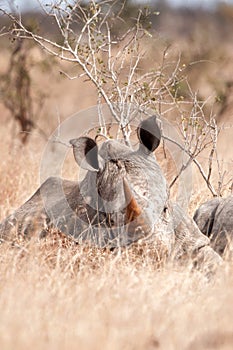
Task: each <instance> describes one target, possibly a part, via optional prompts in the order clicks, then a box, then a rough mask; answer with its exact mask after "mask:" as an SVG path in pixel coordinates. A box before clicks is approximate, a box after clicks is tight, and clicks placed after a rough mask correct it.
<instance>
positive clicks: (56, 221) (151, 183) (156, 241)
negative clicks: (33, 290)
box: [0, 116, 221, 264]
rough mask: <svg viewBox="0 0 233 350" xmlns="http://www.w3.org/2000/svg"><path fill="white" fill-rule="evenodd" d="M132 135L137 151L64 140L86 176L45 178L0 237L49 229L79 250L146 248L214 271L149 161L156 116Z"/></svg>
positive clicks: (201, 238) (156, 137) (203, 241)
mask: <svg viewBox="0 0 233 350" xmlns="http://www.w3.org/2000/svg"><path fill="white" fill-rule="evenodd" d="M137 135H138V139H139V141H140V145H139V148H138V149H137V150H132V149H131V148H130V147H128V146H126V145H124V144H122V143H120V142H118V141H116V140H107V141H105V142H103V143H102V144H101V145H100V146H98V145H97V144H96V142H95V141H94V140H93V139H91V138H89V137H80V138H78V139H73V140H71V141H70V143H71V145H72V147H73V153H74V158H75V160H76V162H77V163H78V165H79V166H80V167H81V168H83V169H85V170H86V171H87V172H86V175H85V177H84V179H83V180H82V181H81V182H75V181H68V180H64V179H61V178H59V177H50V178H48V179H47V180H46V181H45V182H44V183H43V184H42V185H41V186H40V188H39V189H38V190H37V191H36V192H35V194H34V195H33V196H32V197H31V198H30V199H29V200H28V201H27V202H26V203H24V204H23V205H22V206H21V207H20V208H19V209H17V210H16V211H15V212H14V213H13V214H12V215H10V216H9V217H7V218H6V219H5V220H4V221H3V222H2V223H1V224H0V238H2V239H7V238H9V237H10V235H11V234H12V233H13V234H17V235H18V234H20V235H22V236H24V237H30V236H31V235H32V234H34V235H35V234H36V235H38V236H39V237H43V236H44V235H45V234H46V232H48V229H49V228H51V227H52V228H55V229H58V230H59V231H61V232H62V233H65V234H67V235H69V236H72V237H73V238H74V239H75V240H76V241H77V242H78V243H80V244H81V243H83V242H84V241H85V242H88V243H89V244H94V245H96V246H99V247H110V248H117V247H124V246H130V245H131V244H132V243H135V242H139V241H140V242H147V243H148V244H152V245H154V246H156V247H158V251H160V250H161V251H162V252H164V251H166V254H167V255H170V256H174V257H175V258H180V257H183V256H189V257H192V258H194V259H195V261H202V262H203V261H205V262H206V263H208V264H218V263H219V262H220V261H221V258H220V257H219V256H218V254H216V253H215V252H214V251H213V250H212V249H211V248H210V246H209V239H208V238H207V237H206V236H205V235H203V234H202V233H201V232H200V230H199V229H198V227H197V226H196V224H195V223H194V221H193V220H192V219H191V218H189V217H188V216H187V215H186V214H185V213H184V211H183V210H182V209H181V208H180V207H179V206H178V205H177V204H173V203H171V201H170V200H169V191H168V187H167V183H166V180H165V177H164V175H163V173H162V170H161V169H160V167H159V165H158V163H157V161H156V159H155V156H154V154H153V152H154V151H155V149H156V148H157V147H158V145H159V143H160V139H161V132H160V128H159V126H158V123H157V118H156V116H153V117H150V118H148V119H146V120H144V121H142V122H141V124H140V125H139V127H138V129H137Z"/></svg>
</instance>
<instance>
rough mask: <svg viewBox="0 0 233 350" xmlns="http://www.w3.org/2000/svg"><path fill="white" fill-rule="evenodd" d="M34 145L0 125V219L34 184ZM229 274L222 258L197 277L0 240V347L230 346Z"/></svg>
mask: <svg viewBox="0 0 233 350" xmlns="http://www.w3.org/2000/svg"><path fill="white" fill-rule="evenodd" d="M43 146H44V143H43V141H41V140H40V139H39V138H38V136H37V135H34V136H32V138H31V139H30V142H29V144H28V145H27V146H25V147H24V148H22V147H21V146H20V145H19V144H18V143H17V142H16V141H15V140H14V139H13V140H12V136H11V134H10V133H9V125H7V124H4V125H2V127H1V147H0V152H1V168H0V176H1V187H0V205H1V207H0V208H1V218H3V217H5V216H6V215H7V214H8V213H9V212H11V211H12V210H13V209H14V208H16V207H18V206H19V205H20V204H21V203H22V202H24V201H25V200H26V199H27V198H28V197H29V196H30V195H31V194H32V193H33V192H34V191H35V190H36V188H37V186H38V185H39V165H40V158H41V154H42V150H43ZM74 167H75V164H74V162H73V161H72V163H71V164H70V167H69V168H68V174H69V172H70V175H72V171H73V170H74ZM63 243H64V242H63ZM232 276H233V261H232V260H230V259H229V260H228V261H227V262H225V264H224V266H223V267H222V268H221V270H220V271H219V273H218V274H217V275H216V276H215V277H214V278H213V279H212V280H211V281H207V280H206V278H205V276H204V275H202V274H201V273H199V272H198V271H196V272H191V269H190V266H189V265H187V266H183V267H182V268H181V267H174V266H172V265H170V264H164V265H163V266H159V267H158V265H157V264H155V262H154V260H153V255H152V256H149V255H148V256H147V255H146V254H145V255H140V254H136V253H135V252H130V251H128V252H124V253H123V254H121V255H120V254H117V253H114V252H108V251H101V250H98V249H87V248H85V247H80V246H76V245H74V244H73V243H72V242H69V241H67V242H65V243H64V244H62V243H61V240H59V239H58V238H56V237H50V238H48V239H47V240H41V241H38V240H36V239H34V240H31V241H29V242H21V241H16V242H13V243H11V242H7V243H2V244H0V349H3V350H12V349H17V350H21V349H22V350H25V349H30V348H33V349H35V350H37V349H38V350H39V349H41V350H42V349H43V350H44V349H54V350H59V349H61V350H64V349H67V350H68V349H69V350H72V349H75V350H76V349H111V350H112V349H113V350H114V349H116V350H118V349H157V348H158V349H165V350H168V349H197V350H199V349H203V350H204V349H232V346H233V326H232V314H233V294H232V288H233V277H232Z"/></svg>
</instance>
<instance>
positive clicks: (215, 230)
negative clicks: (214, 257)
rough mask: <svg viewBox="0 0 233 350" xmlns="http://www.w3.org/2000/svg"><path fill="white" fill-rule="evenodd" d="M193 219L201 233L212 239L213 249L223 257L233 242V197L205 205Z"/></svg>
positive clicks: (214, 199)
mask: <svg viewBox="0 0 233 350" xmlns="http://www.w3.org/2000/svg"><path fill="white" fill-rule="evenodd" d="M193 218H194V220H195V222H196V223H197V225H198V227H199V229H200V230H201V232H202V233H204V234H205V235H206V236H208V237H209V238H210V241H211V246H212V247H213V249H215V251H216V252H218V254H220V255H222V254H223V253H224V252H225V251H226V248H227V247H228V246H229V244H231V243H232V242H233V195H230V196H229V197H227V198H213V199H211V200H209V201H207V202H205V203H203V204H202V205H201V206H200V207H199V208H198V209H197V210H196V212H195V214H194V217H193Z"/></svg>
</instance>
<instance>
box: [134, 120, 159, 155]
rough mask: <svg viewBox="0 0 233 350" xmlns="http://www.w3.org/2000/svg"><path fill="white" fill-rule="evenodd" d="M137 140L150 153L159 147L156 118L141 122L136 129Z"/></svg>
mask: <svg viewBox="0 0 233 350" xmlns="http://www.w3.org/2000/svg"><path fill="white" fill-rule="evenodd" d="M137 134H138V139H139V141H140V142H141V144H143V145H144V146H145V147H146V148H147V149H148V150H149V151H150V152H154V150H155V149H156V148H157V147H158V146H159V144H160V140H161V130H160V128H159V125H158V123H157V117H156V116H152V117H150V118H148V119H146V120H143V121H142V122H141V124H140V125H139V127H138V129H137Z"/></svg>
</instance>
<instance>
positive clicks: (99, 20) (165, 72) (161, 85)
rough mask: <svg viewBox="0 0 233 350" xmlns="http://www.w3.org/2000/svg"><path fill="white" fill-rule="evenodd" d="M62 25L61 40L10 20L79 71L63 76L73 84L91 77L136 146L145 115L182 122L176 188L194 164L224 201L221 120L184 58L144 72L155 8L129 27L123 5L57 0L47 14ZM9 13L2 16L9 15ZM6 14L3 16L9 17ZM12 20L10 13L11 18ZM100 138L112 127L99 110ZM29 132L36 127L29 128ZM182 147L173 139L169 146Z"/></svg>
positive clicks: (17, 31) (22, 34) (17, 33)
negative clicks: (203, 160) (191, 80)
mask: <svg viewBox="0 0 233 350" xmlns="http://www.w3.org/2000/svg"><path fill="white" fill-rule="evenodd" d="M43 10H44V12H45V13H46V15H47V16H48V18H50V19H51V20H52V21H53V22H54V23H55V24H56V26H57V29H58V31H59V35H60V36H59V39H57V40H55V39H54V38H51V37H50V36H49V34H47V36H43V35H42V36H41V35H39V34H38V33H36V32H34V31H33V30H30V29H28V28H27V26H26V25H25V24H24V23H23V20H22V18H21V16H16V15H14V14H11V13H7V15H8V17H9V18H10V19H11V21H12V24H13V30H12V35H13V37H16V38H20V39H21V40H22V39H28V40H32V41H33V42H35V43H36V44H38V45H39V46H40V47H41V48H42V49H43V50H45V51H46V52H48V53H49V54H51V55H52V56H54V57H57V58H59V59H61V60H63V61H67V62H69V63H70V64H71V65H74V66H75V67H76V71H77V74H74V75H72V76H71V75H70V74H69V73H68V72H67V71H61V74H64V75H65V76H67V77H68V78H69V79H78V78H80V77H83V76H84V77H86V78H87V79H88V80H89V81H91V82H92V84H93V85H94V86H95V88H96V93H97V95H96V98H97V102H98V104H99V106H100V105H101V103H102V102H105V103H106V104H107V105H108V107H109V109H110V111H111V113H112V115H113V116H114V118H115V120H116V122H117V123H118V126H119V132H118V135H119V134H122V135H123V138H124V140H125V143H126V144H127V145H130V136H131V128H130V122H131V121H132V120H133V119H134V118H135V116H136V114H137V113H138V111H140V112H143V113H144V114H149V113H151V111H152V112H156V113H159V114H160V115H162V116H165V117H166V116H168V115H171V114H173V115H174V116H176V118H177V120H178V125H179V129H180V132H181V136H182V139H183V142H184V144H183V145H178V146H179V147H180V149H182V151H184V152H185V153H186V154H187V155H188V161H186V162H184V163H183V165H182V166H181V168H180V169H178V172H177V175H176V176H175V177H174V179H173V181H172V182H171V184H170V187H172V186H173V185H174V183H175V182H176V181H177V179H178V178H179V176H180V174H181V173H182V172H183V171H184V170H185V169H186V168H187V167H188V166H189V164H190V163H192V162H194V164H195V165H196V166H197V168H198V170H199V172H200V174H201V175H202V178H203V179H204V181H205V183H206V185H207V187H208V189H209V190H210V191H211V193H212V195H213V196H216V195H220V194H221V188H222V180H223V179H222V174H221V172H220V167H219V166H218V157H217V149H216V145H217V138H218V134H219V128H218V126H217V123H216V120H215V116H214V115H213V114H212V113H211V115H210V116H208V117H206V115H205V111H204V108H205V105H206V104H207V102H208V101H201V100H200V99H199V97H198V95H197V93H195V92H193V91H192V89H191V87H190V86H189V84H188V81H187V78H186V75H185V74H186V66H185V65H182V63H181V58H180V57H178V58H177V59H176V60H175V61H172V62H171V61H168V60H167V54H168V52H169V50H170V47H169V46H168V47H167V48H165V50H164V52H163V55H162V60H161V62H156V64H155V66H154V67H153V66H152V67H151V68H149V69H145V68H143V65H142V63H143V62H144V59H145V51H144V46H143V44H142V43H143V40H145V39H146V40H150V39H151V40H153V33H152V32H151V30H150V24H151V23H150V20H151V16H153V15H157V13H151V11H150V10H149V8H148V7H143V8H139V10H138V13H137V16H135V18H134V19H131V20H130V25H128V24H127V23H126V21H125V20H124V16H123V13H124V11H125V2H119V1H116V0H102V1H99V2H96V1H89V2H88V3H83V2H82V1H68V0H63V1H58V2H56V3H54V4H51V5H47V6H44V7H43ZM2 11H3V10H2ZM3 12H4V11H3ZM5 14H6V12H5ZM99 120H100V126H101V129H100V134H103V135H105V136H108V135H106V127H105V121H104V118H103V116H102V115H101V108H99ZM27 127H28V128H30V127H31V126H29V124H28V126H27ZM170 141H173V142H175V141H174V140H170ZM207 148H208V149H209V157H208V167H207V170H204V168H203V167H202V165H201V164H200V162H199V161H198V159H197V157H198V155H199V154H201V153H202V152H203V151H204V150H206V149H207ZM213 162H217V166H218V172H219V185H218V188H216V186H215V185H214V184H213V183H212V178H211V175H212V172H213Z"/></svg>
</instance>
